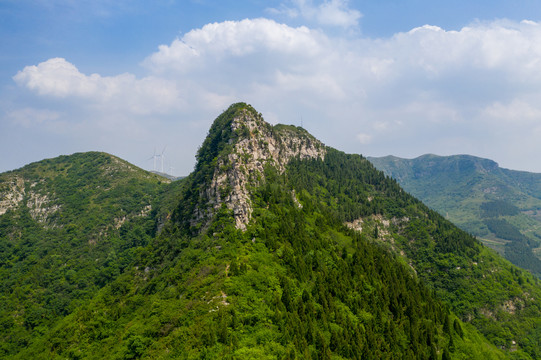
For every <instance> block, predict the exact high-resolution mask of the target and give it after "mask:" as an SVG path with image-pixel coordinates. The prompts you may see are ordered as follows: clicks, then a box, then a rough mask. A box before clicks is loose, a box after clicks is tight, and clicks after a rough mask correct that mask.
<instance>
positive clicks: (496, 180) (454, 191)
mask: <svg viewBox="0 0 541 360" xmlns="http://www.w3.org/2000/svg"><path fill="white" fill-rule="evenodd" d="M369 160H370V161H371V162H372V163H373V164H374V165H375V166H376V167H377V168H378V169H380V170H382V171H384V172H385V173H386V174H387V175H389V176H392V177H393V178H395V179H396V180H397V181H398V182H399V183H400V185H401V186H403V187H404V189H406V190H407V191H409V192H410V193H411V194H413V195H414V196H417V197H418V198H419V199H421V200H422V201H424V202H425V203H426V204H427V205H429V206H430V207H431V208H433V209H435V210H436V211H438V212H440V214H442V215H444V216H445V217H447V218H448V219H449V220H451V221H453V222H454V223H455V224H457V225H458V226H460V227H461V228H462V229H464V230H466V231H468V232H470V233H472V234H474V235H476V236H477V237H479V238H480V239H481V241H483V243H485V244H486V245H487V246H490V247H492V248H493V249H495V250H497V251H498V252H500V253H501V254H503V255H504V256H505V257H506V258H507V259H509V260H510V261H511V262H513V263H514V264H516V265H518V266H521V267H523V268H525V269H528V270H530V271H532V272H533V273H534V274H536V275H537V276H541V217H540V216H539V214H538V212H539V213H540V214H541V212H540V211H541V174H535V173H528V172H523V171H513V170H508V169H502V168H500V167H498V164H496V163H495V162H493V161H491V160H487V159H481V158H476V157H473V156H468V155H456V156H436V155H423V156H420V157H418V158H416V159H401V158H397V157H394V156H387V157H383V158H369Z"/></svg>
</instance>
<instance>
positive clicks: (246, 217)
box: [193, 109, 326, 230]
mask: <svg viewBox="0 0 541 360" xmlns="http://www.w3.org/2000/svg"><path fill="white" fill-rule="evenodd" d="M231 128H232V130H233V132H234V133H235V134H236V135H237V137H236V138H235V139H231V140H229V141H230V144H232V145H233V150H232V151H230V152H229V153H228V154H227V155H226V156H221V157H219V158H218V161H217V164H216V167H215V170H214V174H213V177H212V181H211V183H210V186H209V187H208V188H206V190H204V191H205V192H206V193H205V198H206V199H208V205H210V209H208V210H207V211H211V212H216V211H217V210H218V209H219V208H220V206H222V204H225V205H226V206H227V208H228V209H230V210H232V211H233V214H234V217H235V222H236V227H237V228H238V229H242V230H244V229H246V224H247V223H248V222H249V221H250V218H251V215H252V204H251V200H250V191H249V188H250V187H253V186H257V185H259V184H260V183H261V181H262V180H264V176H265V175H264V167H265V166H266V165H267V164H269V165H272V166H274V167H275V168H276V169H277V170H278V172H279V173H283V171H284V170H285V168H286V165H287V163H288V162H289V161H290V160H291V159H293V158H300V159H310V158H312V159H317V158H320V159H323V158H324V157H325V153H326V150H325V146H324V145H323V144H322V143H321V142H320V141H318V140H316V139H315V138H313V137H312V136H311V135H309V134H308V133H307V132H305V131H304V130H301V129H298V128H295V127H287V126H276V127H273V126H271V125H270V124H268V123H266V122H265V121H264V120H263V119H262V118H261V116H260V115H259V114H257V113H255V111H253V109H244V110H242V112H241V113H240V114H239V115H237V116H236V117H235V118H234V119H233V121H232V122H231ZM204 215H205V211H203V210H201V209H199V208H198V209H197V210H196V218H195V219H194V220H193V223H194V224H195V223H197V222H198V221H200V220H201V218H202V217H203V216H204ZM206 215H212V214H208V213H207V214H206Z"/></svg>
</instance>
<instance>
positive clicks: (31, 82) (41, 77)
mask: <svg viewBox="0 0 541 360" xmlns="http://www.w3.org/2000/svg"><path fill="white" fill-rule="evenodd" d="M13 79H14V80H15V82H16V83H17V84H19V85H20V86H23V87H26V88H28V89H30V90H32V91H35V92H36V93H38V94H39V95H47V96H51V97H56V98H81V99H84V100H87V101H90V103H91V104H94V105H98V106H103V107H104V109H105V108H107V109H109V110H110V109H115V110H121V111H127V112H132V113H137V114H148V113H154V112H158V113H160V112H168V111H170V110H171V108H175V106H176V105H177V101H178V97H179V94H178V91H177V88H176V84H175V83H174V82H171V81H169V80H167V79H164V78H157V77H146V78H143V79H137V78H136V77H135V76H134V75H132V74H127V73H126V74H120V75H117V76H100V75H99V74H91V75H85V74H82V73H81V72H79V70H78V69H77V67H76V66H75V65H73V64H71V63H70V62H68V61H66V60H65V59H63V58H53V59H49V60H47V61H45V62H42V63H40V64H38V65H32V66H26V67H25V68H24V69H23V70H21V71H19V72H18V73H17V74H16V75H15V76H14V77H13Z"/></svg>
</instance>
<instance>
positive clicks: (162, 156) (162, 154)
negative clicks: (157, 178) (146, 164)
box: [158, 145, 167, 173]
mask: <svg viewBox="0 0 541 360" xmlns="http://www.w3.org/2000/svg"><path fill="white" fill-rule="evenodd" d="M166 147H167V145H166V146H164V147H163V150H162V153H161V154H160V155H158V156H159V157H160V159H161V160H162V173H163V159H164V158H165V155H164V152H165V148H166Z"/></svg>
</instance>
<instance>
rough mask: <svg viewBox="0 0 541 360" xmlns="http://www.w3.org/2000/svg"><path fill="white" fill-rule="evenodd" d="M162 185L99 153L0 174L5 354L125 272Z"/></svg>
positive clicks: (152, 220)
mask: <svg viewBox="0 0 541 360" xmlns="http://www.w3.org/2000/svg"><path fill="white" fill-rule="evenodd" d="M166 181H167V180H165V179H163V178H161V177H158V176H156V175H153V174H150V173H147V172H145V171H143V170H141V169H138V168H136V167H134V166H133V165H131V164H128V163H127V162H125V161H123V160H120V159H118V158H116V157H114V156H111V155H108V154H104V153H84V154H75V155H71V156H62V157H59V158H55V159H49V160H43V161H41V162H38V163H33V164H31V165H28V166H26V167H24V168H22V169H20V170H16V171H13V172H8V173H4V174H1V175H0V196H1V197H0V205H1V209H0V212H1V213H2V214H3V215H1V216H0V279H1V283H0V297H1V299H2V307H1V309H0V322H1V324H2V325H1V329H2V332H1V341H0V344H1V345H0V348H1V353H3V354H4V355H3V356H5V355H6V354H11V353H14V352H16V351H20V349H21V348H24V347H26V346H27V345H28V344H29V343H31V342H32V341H33V340H34V339H35V338H36V335H39V334H44V333H47V332H48V330H49V328H50V327H51V326H53V325H54V324H55V323H56V322H57V321H58V320H59V319H60V318H62V317H64V316H66V315H68V314H70V313H71V312H72V311H73V310H74V309H76V308H77V307H79V306H80V305H82V304H85V303H86V302H87V301H88V300H89V299H90V298H92V297H93V296H94V295H95V294H96V292H97V291H98V290H99V289H100V288H102V287H103V286H105V285H106V284H108V283H110V282H111V281H113V280H114V279H116V277H117V276H118V275H119V274H121V273H122V272H124V270H125V269H126V268H127V267H128V266H129V265H130V264H131V263H132V261H133V258H134V256H135V249H136V248H138V247H141V246H144V245H146V244H147V243H148V242H149V240H150V239H151V238H152V237H153V236H154V234H155V228H156V226H155V224H156V222H157V221H159V219H160V216H164V215H165V214H164V213H163V212H161V211H160V210H158V209H157V204H158V200H159V198H160V197H161V196H162V195H163V194H166V191H167V186H166V184H165V182H166ZM167 182H168V181H167ZM3 356H2V357H3Z"/></svg>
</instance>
